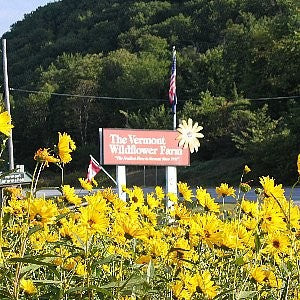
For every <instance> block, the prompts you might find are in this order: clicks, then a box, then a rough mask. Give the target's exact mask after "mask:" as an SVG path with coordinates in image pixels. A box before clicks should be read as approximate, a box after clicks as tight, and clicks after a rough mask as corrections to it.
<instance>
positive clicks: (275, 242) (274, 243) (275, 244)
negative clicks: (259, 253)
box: [273, 240, 280, 248]
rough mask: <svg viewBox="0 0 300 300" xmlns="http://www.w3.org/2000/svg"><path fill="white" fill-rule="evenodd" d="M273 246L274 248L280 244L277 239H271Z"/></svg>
mask: <svg viewBox="0 0 300 300" xmlns="http://www.w3.org/2000/svg"><path fill="white" fill-rule="evenodd" d="M273 246H274V247H275V248H279V246H280V243H279V241H277V240H275V241H273Z"/></svg>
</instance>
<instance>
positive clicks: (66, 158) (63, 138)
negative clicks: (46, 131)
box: [57, 132, 76, 164]
mask: <svg viewBox="0 0 300 300" xmlns="http://www.w3.org/2000/svg"><path fill="white" fill-rule="evenodd" d="M58 138H59V140H58V145H57V148H58V156H59V158H60V161H61V162H62V163H63V164H67V163H69V162H70V161H71V160H72V157H71V154H70V153H71V152H73V151H74V150H76V145H75V143H74V141H73V140H72V139H71V137H70V136H69V135H68V134H67V133H65V132H64V133H63V134H61V133H60V132H59V133H58Z"/></svg>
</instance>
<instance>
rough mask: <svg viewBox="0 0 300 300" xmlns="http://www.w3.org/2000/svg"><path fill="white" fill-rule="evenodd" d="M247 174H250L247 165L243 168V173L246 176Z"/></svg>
mask: <svg viewBox="0 0 300 300" xmlns="http://www.w3.org/2000/svg"><path fill="white" fill-rule="evenodd" d="M249 172H251V169H250V168H249V167H248V166H247V165H245V167H244V173H245V174H247V173H249Z"/></svg>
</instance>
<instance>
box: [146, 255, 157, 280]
mask: <svg viewBox="0 0 300 300" xmlns="http://www.w3.org/2000/svg"><path fill="white" fill-rule="evenodd" d="M154 273H155V268H154V263H153V262H152V259H150V262H149V265H148V268H147V282H148V283H150V281H151V279H152V278H153V277H154Z"/></svg>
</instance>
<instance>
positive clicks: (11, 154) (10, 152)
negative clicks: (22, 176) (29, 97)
mask: <svg viewBox="0 0 300 300" xmlns="http://www.w3.org/2000/svg"><path fill="white" fill-rule="evenodd" d="M2 53H3V78H4V102H5V107H6V110H7V111H8V113H9V114H10V103H9V88H8V72H7V57H6V39H3V40H2ZM8 156H9V170H13V169H14V168H15V167H14V147H13V140H12V131H11V134H10V136H9V137H8Z"/></svg>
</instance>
